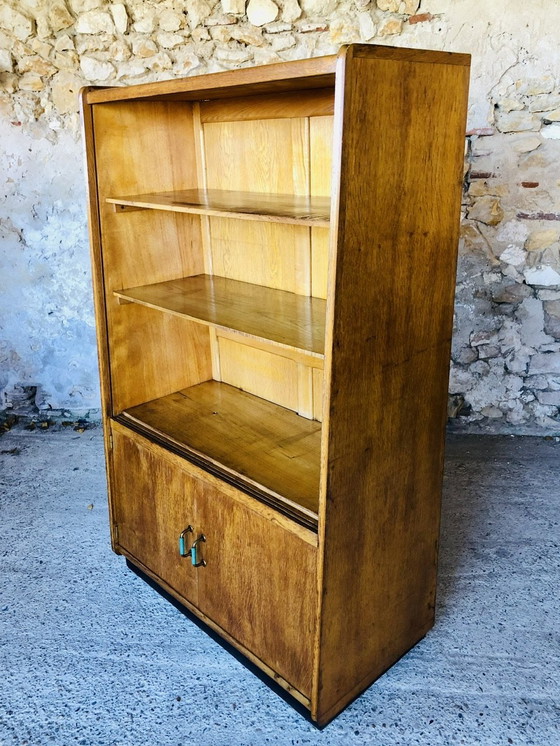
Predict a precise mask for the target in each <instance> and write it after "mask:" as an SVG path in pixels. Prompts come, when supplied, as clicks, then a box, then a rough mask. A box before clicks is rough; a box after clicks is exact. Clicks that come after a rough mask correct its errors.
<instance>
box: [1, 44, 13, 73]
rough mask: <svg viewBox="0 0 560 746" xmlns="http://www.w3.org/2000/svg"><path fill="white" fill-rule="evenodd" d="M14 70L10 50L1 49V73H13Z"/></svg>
mask: <svg viewBox="0 0 560 746" xmlns="http://www.w3.org/2000/svg"><path fill="white" fill-rule="evenodd" d="M13 69H14V63H13V60H12V55H11V54H10V51H9V50H8V49H0V73H11V72H12V70H13Z"/></svg>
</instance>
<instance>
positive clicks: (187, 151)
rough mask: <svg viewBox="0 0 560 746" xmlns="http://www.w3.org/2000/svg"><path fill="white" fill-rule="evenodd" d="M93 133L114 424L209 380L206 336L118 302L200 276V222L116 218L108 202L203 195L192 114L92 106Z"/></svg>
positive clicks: (160, 107)
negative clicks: (143, 289) (134, 290)
mask: <svg viewBox="0 0 560 746" xmlns="http://www.w3.org/2000/svg"><path fill="white" fill-rule="evenodd" d="M92 129H93V133H92V135H93V138H94V143H95V168H96V178H97V192H98V204H99V212H100V227H101V241H102V245H103V259H102V264H103V275H104V291H105V299H104V307H105V312H106V324H107V333H108V348H109V349H108V357H109V360H110V363H109V362H108V367H109V368H110V379H111V391H112V413H114V414H116V413H118V412H119V411H121V410H122V409H125V408H126V407H129V406H133V405H135V404H139V403H141V402H143V401H146V400H148V399H152V398H154V397H157V396H164V395H165V394H169V393H171V392H173V391H177V390H178V389H180V388H183V387H185V386H189V385H194V384H196V383H199V382H200V381H204V380H208V379H209V378H211V377H212V363H211V356H210V344H209V336H208V331H207V330H206V329H202V328H200V327H199V326H193V325H189V323H188V322H186V321H185V320H184V319H178V318H172V317H170V316H167V315H164V314H158V313H154V312H153V311H151V310H148V309H145V308H140V307H139V306H122V305H120V304H119V303H118V301H117V299H116V298H115V296H114V295H113V291H114V290H120V289H121V288H123V287H133V286H135V285H141V284H144V283H147V282H160V281H163V280H170V279H173V278H176V277H183V276H185V275H187V276H188V275H191V274H196V273H198V272H203V271H204V260H203V254H202V251H201V250H200V242H201V233H200V219H199V218H198V217H196V216H191V215H179V214H173V213H166V212H153V211H149V212H148V211H139V212H131V213H127V214H123V215H117V214H116V213H115V212H114V210H113V208H112V206H111V205H109V204H107V202H106V198H107V197H108V196H111V195H114V194H118V193H121V192H124V193H127V192H137V191H139V190H140V191H143V190H146V191H147V190H148V189H149V188H150V187H153V188H155V189H157V190H160V191H168V190H171V189H173V187H174V186H177V187H183V188H186V187H189V186H190V187H196V186H197V182H196V178H197V177H196V154H195V148H194V142H193V140H194V130H193V114H192V106H191V105H190V104H179V105H170V104H169V103H165V102H137V103H135V104H134V106H132V107H131V106H129V105H127V104H124V103H122V102H121V103H114V104H111V106H105V107H104V106H96V107H93V117H92ZM177 153H180V157H177ZM131 247H134V248H133V250H131ZM160 342H161V344H160Z"/></svg>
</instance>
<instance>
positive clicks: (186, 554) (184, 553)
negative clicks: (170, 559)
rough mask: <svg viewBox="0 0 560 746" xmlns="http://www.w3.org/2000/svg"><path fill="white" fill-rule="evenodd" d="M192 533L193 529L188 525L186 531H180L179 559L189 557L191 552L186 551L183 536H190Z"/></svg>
mask: <svg viewBox="0 0 560 746" xmlns="http://www.w3.org/2000/svg"><path fill="white" fill-rule="evenodd" d="M192 533H194V528H193V527H192V526H190V525H189V526H187V528H186V529H184V531H181V533H180V534H179V554H180V555H181V557H189V556H190V553H191V550H190V549H189V550H188V551H187V544H186V541H185V534H192Z"/></svg>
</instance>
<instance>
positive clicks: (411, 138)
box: [82, 45, 469, 724]
mask: <svg viewBox="0 0 560 746" xmlns="http://www.w3.org/2000/svg"><path fill="white" fill-rule="evenodd" d="M468 74H469V57H468V56H467V55H460V54H448V53H442V52H428V51H418V50H409V49H393V48H390V47H383V46H367V45H350V46H347V47H345V48H343V49H342V50H341V51H340V53H339V54H338V55H335V56H331V57H323V58H317V59H310V60H304V61H300V62H286V63H280V64H275V65H268V66H266V67H261V68H252V69H243V70H236V71H230V72H221V73H216V74H212V75H202V76H198V77H191V78H187V79H182V80H168V81H164V82H157V83H148V84H143V85H136V86H132V87H125V88H88V89H85V90H84V91H83V93H82V104H83V117H84V125H85V140H86V149H87V160H88V180H89V206H90V233H91V246H92V255H93V268H94V280H95V303H96V314H97V325H98V333H99V352H100V361H101V363H100V366H101V378H102V396H103V408H104V415H105V432H106V448H107V453H106V455H107V464H108V476H109V492H110V510H111V512H110V515H111V525H112V541H113V548H114V550H115V551H116V552H118V553H120V554H123V555H125V557H127V558H128V560H129V561H130V562H131V563H133V565H134V566H135V567H137V568H139V569H140V570H142V571H143V572H144V573H145V574H147V575H148V576H150V577H151V578H152V579H154V580H155V581H156V582H157V583H158V584H159V585H160V586H161V587H162V588H163V589H165V590H166V591H167V592H168V593H170V594H172V595H173V596H174V597H175V598H177V599H178V600H179V601H180V602H181V603H182V604H184V606H186V607H187V608H188V609H190V610H191V611H192V612H193V613H194V614H196V615H197V616H198V617H200V619H202V620H204V621H205V622H206V623H207V624H208V625H209V626H210V627H211V628H212V629H213V630H215V631H217V632H218V633H219V634H220V635H222V636H223V638H225V639H226V640H227V641H229V642H230V643H231V644H232V645H234V646H235V647H236V648H238V649H239V650H240V651H242V652H243V653H244V654H245V655H246V656H247V658H249V659H250V660H251V661H252V662H253V663H255V664H256V665H257V666H259V667H260V668H261V669H263V670H264V671H265V672H267V673H268V674H269V675H270V676H271V677H272V678H273V679H274V680H275V681H276V682H278V683H279V684H280V685H281V686H282V687H284V688H285V689H286V690H287V691H288V692H290V693H291V694H292V695H293V696H294V697H295V698H296V699H297V700H299V701H300V702H301V703H303V704H304V705H305V706H306V707H307V708H308V709H309V710H310V713H311V717H312V718H313V719H314V720H315V721H317V722H318V723H320V724H323V723H326V722H327V721H328V720H329V719H331V718H332V717H333V716H334V715H336V714H337V713H338V712H339V711H340V710H341V709H342V708H343V707H344V706H345V705H346V704H347V703H348V702H349V701H350V700H351V699H352V698H354V697H355V696H356V695H357V694H359V693H360V692H361V691H362V690H363V689H365V688H366V687H367V686H368V685H369V684H370V683H371V682H372V681H373V680H374V679H375V678H376V677H378V676H379V675H380V674H381V673H382V672H383V671H384V670H385V669H386V668H387V667H388V666H390V665H391V664H392V663H393V662H394V661H395V660H397V659H398V658H399V656H401V655H402V654H403V653H404V652H406V651H407V650H408V649H409V648H410V647H411V646H413V645H414V644H415V643H416V642H417V641H418V640H420V638H422V637H423V635H425V634H426V632H427V630H428V629H429V628H430V627H431V626H432V623H433V618H434V599H435V588H436V561H437V547H438V531H439V511H440V508H439V505H440V491H441V477H442V464H443V441H444V423H445V418H446V399H447V397H446V394H447V376H448V361H449V348H450V337H451V328H452V316H453V297H454V280H455V266H456V252H457V241H458V226H459V210H460V199H461V181H462V174H463V153H464V135H465V114H466V102H467V88H468ZM133 623H134V620H131V624H133Z"/></svg>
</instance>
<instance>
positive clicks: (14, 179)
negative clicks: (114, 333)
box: [0, 0, 560, 433]
mask: <svg viewBox="0 0 560 746" xmlns="http://www.w3.org/2000/svg"><path fill="white" fill-rule="evenodd" d="M559 28H560V3H558V2H555V1H553V0H534V1H533V2H531V3H527V2H526V0H510V1H509V2H506V0H492V2H490V1H489V0H486V1H484V0H421V3H420V2H419V1H418V0H377V2H376V1H375V0H343V1H342V2H336V0H249V2H246V0H188V2H187V1H185V0H183V1H181V0H164V1H163V2H155V1H153V0H129V1H127V2H123V3H108V2H106V1H105V0H52V1H50V2H47V0H21V1H20V2H16V1H15V0H0V164H1V168H0V410H3V409H8V410H10V407H15V409H16V410H17V409H18V408H19V409H20V410H22V411H23V410H25V408H26V407H27V408H29V407H31V408H33V407H35V408H36V410H37V415H38V416H41V417H42V416H48V415H49V414H53V415H54V414H64V413H66V414H70V415H72V416H84V415H87V414H88V413H90V414H93V415H95V412H96V410H97V408H98V407H99V399H98V378H97V375H98V374H97V363H96V354H95V342H94V327H93V311H92V302H91V290H90V271H89V257H88V248H87V230H86V223H85V220H86V219H85V192H84V186H83V184H84V176H83V158H82V145H81V141H80V133H79V122H78V114H77V91H78V89H79V87H80V85H82V84H100V85H123V84H124V85H126V84H130V83H138V82H145V81H147V80H156V79H162V78H169V77H173V76H179V75H185V74H199V73H203V72H208V71H215V70H222V69H228V68H235V67H240V66H249V65H254V64H264V63H268V62H274V61H280V60H289V59H301V58H304V57H309V56H316V55H321V54H329V53H332V52H334V51H336V49H337V48H338V47H339V46H340V44H342V43H347V42H354V41H364V42H368V43H381V44H390V45H397V46H410V47H422V48H431V49H444V50H447V51H460V52H469V53H471V54H472V57H473V59H472V83H471V95H470V107H469V122H468V128H469V136H468V138H467V140H466V142H467V146H468V148H467V159H466V166H465V168H466V184H467V187H468V188H467V190H466V192H465V199H464V210H463V224H462V239H461V246H460V264H459V272H458V287H457V304H456V324H455V332H454V344H453V366H452V376H451V382H450V391H451V393H452V394H453V395H454V397H453V399H452V406H451V413H452V414H455V415H456V414H459V413H460V415H461V416H460V417H458V419H457V421H460V422H461V423H463V425H464V426H466V427H475V426H476V425H477V424H478V423H484V424H485V425H487V426H490V427H492V428H493V429H494V430H496V431H506V430H508V428H509V429H511V428H514V429H516V430H517V431H527V430H532V431H535V432H543V433H544V432H556V431H560V172H559V171H560V169H559V168H558V163H559V162H560V132H559V131H558V130H559V129H560V123H559V122H560V99H559V100H558V103H557V104H555V101H556V98H558V97H559V96H560V85H559V83H560V81H559V75H560V51H559V47H558V38H559V37H558V29H559ZM547 97H548V98H547ZM555 97H556V98H555ZM543 102H544V104H547V105H548V109H546V106H545V108H544V109H543V106H544V104H543V105H542V106H541V103H543ZM539 106H540V109H539ZM547 117H549V119H547ZM396 157H398V154H396ZM535 185H536V186H535ZM22 387H28V388H27V389H25V388H22ZM29 387H36V394H35V395H34V389H33V388H29ZM22 392H23V393H22ZM30 392H31V394H30ZM30 395H34V398H35V400H34V401H25V402H23V403H22V399H25V397H26V396H27V397H29V396H30Z"/></svg>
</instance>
